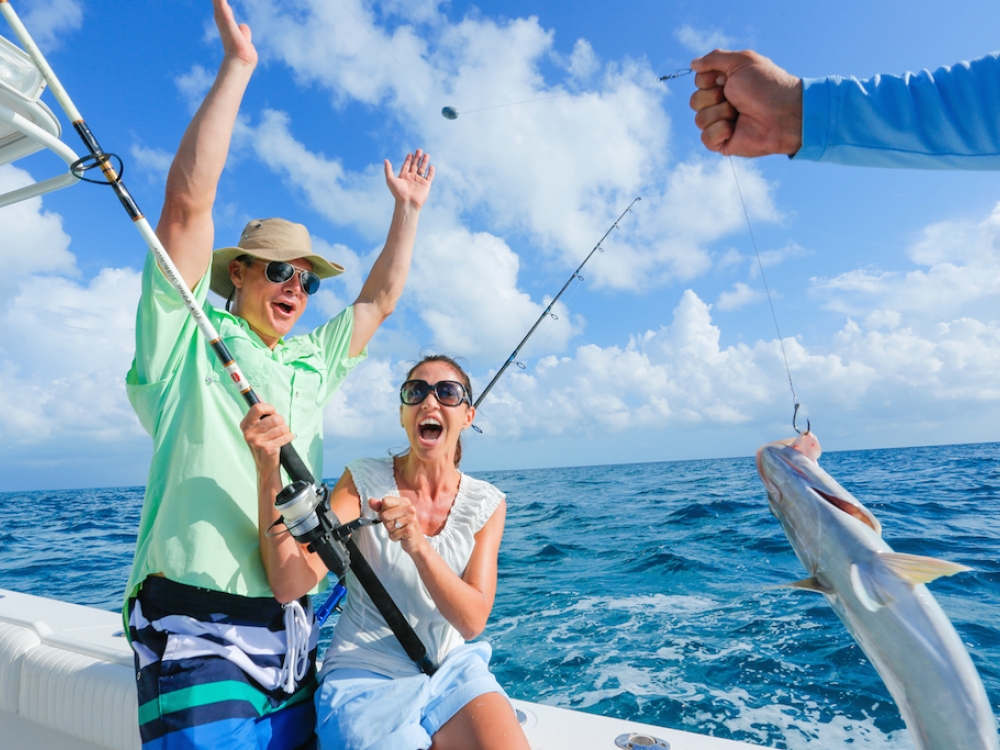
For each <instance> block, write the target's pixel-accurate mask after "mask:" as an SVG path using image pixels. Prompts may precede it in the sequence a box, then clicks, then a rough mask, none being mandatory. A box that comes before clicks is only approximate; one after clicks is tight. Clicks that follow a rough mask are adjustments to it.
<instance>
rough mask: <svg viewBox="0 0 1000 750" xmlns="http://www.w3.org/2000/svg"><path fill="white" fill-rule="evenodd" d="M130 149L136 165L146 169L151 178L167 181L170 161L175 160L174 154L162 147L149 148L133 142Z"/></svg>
mask: <svg viewBox="0 0 1000 750" xmlns="http://www.w3.org/2000/svg"><path fill="white" fill-rule="evenodd" d="M129 151H130V153H131V154H132V158H133V159H135V164H136V167H137V168H138V169H140V170H143V171H145V172H146V173H147V175H148V177H149V178H150V179H151V180H158V181H160V182H165V181H166V179H167V172H169V171H170V163H171V162H172V161H173V160H174V155H173V154H171V153H170V152H169V151H164V150H163V149H162V148H149V147H148V146H143V145H142V144H139V143H134V144H132V148H131V149H129Z"/></svg>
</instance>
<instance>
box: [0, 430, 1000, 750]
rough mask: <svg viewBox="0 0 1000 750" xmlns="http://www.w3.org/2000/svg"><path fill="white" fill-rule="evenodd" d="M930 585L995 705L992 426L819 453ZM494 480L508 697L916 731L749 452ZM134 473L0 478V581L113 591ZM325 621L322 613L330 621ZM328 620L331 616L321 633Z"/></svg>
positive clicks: (491, 629) (762, 727) (130, 540)
mask: <svg viewBox="0 0 1000 750" xmlns="http://www.w3.org/2000/svg"><path fill="white" fill-rule="evenodd" d="M820 463H821V465H822V466H823V467H824V468H825V469H826V470H827V471H828V472H829V473H830V474H831V475H832V476H833V477H834V478H836V479H837V480H838V481H839V482H840V483H841V484H843V485H844V486H845V487H846V488H847V489H848V490H850V491H851V492H852V493H854V495H855V496H856V497H857V498H858V499H859V500H861V502H863V503H864V504H865V505H867V506H868V507H869V508H870V509H871V510H872V511H873V512H874V513H875V515H876V516H877V517H878V518H879V519H880V520H881V522H882V525H883V534H884V536H885V539H886V541H888V543H889V544H890V545H891V546H892V547H893V548H895V549H896V550H897V551H899V552H909V553H913V554H920V555H932V556H937V557H942V558H946V559H949V560H954V561H956V562H960V563H964V564H966V565H969V566H971V567H972V568H973V569H974V570H973V572H969V573H961V574H959V575H957V576H954V577H952V578H945V579H939V580H938V581H936V582H934V583H932V584H931V585H930V587H929V588H930V590H931V591H932V593H933V594H934V595H935V597H937V600H938V602H939V603H940V604H941V606H942V607H943V608H944V610H945V612H947V613H948V615H949V616H950V617H951V620H952V622H953V623H954V625H955V628H956V629H957V630H958V632H959V634H960V635H961V637H962V640H963V641H964V642H965V643H966V645H967V647H968V649H969V652H970V654H971V655H972V659H973V661H974V662H975V664H976V667H977V668H978V669H979V673H980V675H981V676H982V679H983V682H984V684H985V685H986V691H987V693H988V695H989V697H990V701H991V704H992V706H993V710H994V713H995V714H1000V562H998V558H1000V520H998V510H1000V444H980V445H959V446H945V447H930V448H907V449H895V450H873V451H851V452H842V453H827V454H824V456H823V458H822V459H821V461H820ZM478 476H480V477H482V478H485V479H488V480H489V481H491V482H493V483H495V484H496V485H498V486H499V487H500V488H501V489H503V490H504V491H505V492H506V493H507V501H508V506H509V509H508V521H507V532H506V535H505V537H504V543H503V547H502V550H501V555H500V580H499V589H498V594H497V601H496V607H495V609H494V611H493V616H492V618H491V620H490V624H489V626H488V628H487V630H486V632H485V633H484V635H483V637H484V638H485V639H486V640H488V641H489V642H490V643H491V644H492V645H493V648H494V656H495V662H494V666H495V669H496V673H497V675H498V677H499V679H500V681H501V683H502V684H504V685H505V686H506V687H507V689H508V691H509V692H510V694H511V695H512V696H513V697H516V698H522V699H525V700H530V701H537V702H541V703H547V704H552V705H558V706H565V707H569V708H574V709H579V710H582V711H588V712H592V713H597V714H604V715H608V716H616V717H619V718H623V719H632V720H636V721H641V722H644V723H648V724H654V725H659V726H666V727H673V728H678V729H686V730H689V731H693V732H699V733H703V734H712V735H716V736H718V737H725V738H730V739H736V740H743V741H746V742H751V743H755V744H760V745H765V746H769V747H775V748H810V749H813V750H815V749H816V748H833V747H840V746H842V745H850V746H852V747H856V748H866V747H872V748H912V747H913V745H912V743H911V741H910V738H909V736H908V735H907V732H906V729H905V727H904V725H903V722H902V719H901V718H900V716H899V712H898V711H897V709H896V706H895V704H894V703H893V701H892V698H891V697H890V696H889V693H888V691H887V690H886V689H885V687H884V685H883V684H882V682H881V680H880V678H879V676H878V675H877V673H876V672H875V670H874V668H872V666H871V665H870V664H869V663H868V661H867V659H866V658H865V656H864V654H863V653H862V652H861V650H860V649H859V648H858V647H857V646H856V645H855V644H854V642H853V640H852V639H851V637H850V636H849V635H848V633H847V631H846V629H845V628H844V626H843V625H842V624H841V623H840V621H839V620H838V619H837V617H836V616H835V615H834V613H833V611H832V610H831V609H830V607H829V606H828V605H827V604H826V600H825V599H824V598H822V597H820V596H817V595H815V594H809V593H804V592H796V591H792V590H789V589H785V588H780V584H783V583H788V582H791V581H794V580H797V579H799V578H802V577H804V575H805V573H804V571H803V569H802V567H801V565H800V563H799V562H798V560H797V559H796V557H795V555H794V553H793V552H792V549H791V547H790V545H789V544H788V542H787V540H786V539H785V536H784V534H783V532H782V530H781V527H780V525H779V524H778V522H777V520H776V519H774V518H773V517H772V516H771V514H770V513H769V511H768V509H767V501H766V496H765V492H764V487H763V485H762V484H761V482H760V480H759V478H758V477H757V473H756V469H755V467H754V462H753V459H752V458H739V459H722V460H704V461H683V462H666V463H647V464H628V465H620V466H592V467H582V468H567V469H545V470H531V471H504V472H490V473H483V474H479V475H478ZM141 501H142V488H138V487H132V488H120V489H100V490H78V491H72V492H67V491H59V492H31V493H7V494H0V508H2V510H3V518H4V522H3V526H2V527H0V587H4V588H9V589H14V590H17V591H23V592H27V593H32V594H38V595H42V596H50V597H55V598H59V599H64V600H68V601H72V602H76V603H78V604H85V605H92V606H97V607H103V608H106V609H110V610H117V609H118V607H119V604H120V600H121V591H122V588H123V586H124V584H125V580H126V578H127V574H128V568H129V565H130V563H131V559H132V552H133V547H134V544H135V529H136V527H137V525H138V520H139V510H140V505H141ZM327 627H329V626H327ZM327 638H328V634H327Z"/></svg>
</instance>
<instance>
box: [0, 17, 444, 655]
mask: <svg viewBox="0 0 1000 750" xmlns="http://www.w3.org/2000/svg"><path fill="white" fill-rule="evenodd" d="M0 14H3V16H4V18H5V19H6V20H7V22H8V23H9V24H10V27H11V28H12V29H13V30H14V33H15V35H16V36H17V38H18V40H19V41H20V42H21V44H22V45H23V46H24V50H25V52H27V53H28V56H29V57H30V58H31V60H32V62H33V63H34V64H35V67H37V68H38V70H39V72H41V74H42V77H43V78H44V79H45V81H46V83H47V84H48V85H49V88H50V90H51V91H52V94H53V95H54V96H55V98H56V101H57V102H58V103H59V106H60V107H62V109H63V111H64V112H65V113H66V116H67V117H68V118H69V119H70V122H71V123H72V124H73V128H74V129H75V130H76V132H77V134H78V135H79V136H80V138H81V139H82V140H83V142H84V144H85V145H86V147H87V149H88V150H89V153H88V154H87V155H86V156H84V157H82V158H80V159H77V160H76V161H74V162H73V163H72V164H71V165H70V172H71V173H72V174H73V175H74V176H75V177H76V178H77V179H85V180H86V181H87V182H94V183H97V184H104V183H105V182H106V183H107V184H108V185H110V186H111V188H112V189H113V190H114V191H115V194H116V195H117V196H118V200H119V201H120V202H121V204H122V206H124V208H125V210H126V211H127V212H128V215H129V217H130V218H131V219H132V224H133V225H134V226H135V228H136V229H137V230H138V231H139V234H140V235H142V238H143V239H144V240H145V241H146V245H147V246H148V247H149V249H150V251H151V252H152V253H153V255H154V256H155V257H156V261H157V263H158V264H159V266H160V269H161V270H162V271H163V275H164V277H165V278H166V279H167V281H168V282H169V283H170V285H171V286H172V287H173V288H174V289H175V290H176V291H177V293H178V294H179V295H180V297H181V299H182V300H183V302H184V306H185V307H186V308H187V310H188V312H189V313H190V314H191V317H192V319H193V320H194V321H195V323H196V324H197V326H198V328H199V329H200V330H201V332H202V333H203V334H204V336H205V338H206V339H207V340H208V343H209V346H211V348H212V351H214V352H215V354H216V356H217V357H218V358H219V360H220V361H221V362H222V365H223V367H224V368H225V370H226V372H227V373H228V374H229V377H230V379H231V380H232V381H233V384H234V385H235V386H236V387H237V388H238V389H239V392H240V394H241V395H242V396H243V399H244V400H245V401H246V403H247V406H254V405H255V404H258V403H260V397H258V396H257V394H256V393H255V392H254V390H253V388H252V387H251V385H250V382H249V381H248V380H247V379H246V376H245V375H244V374H243V371H242V370H241V369H240V366H239V365H238V364H237V363H236V360H235V359H233V356H232V354H230V352H229V349H228V348H227V347H226V345H225V343H224V342H223V341H222V338H221V337H220V336H219V333H218V331H216V330H215V326H214V325H212V322H211V321H210V320H209V319H208V316H206V315H205V312H204V311H203V310H202V309H201V307H200V306H199V305H198V303H197V301H196V300H195V298H194V295H193V294H192V293H191V290H190V289H189V288H188V286H187V283H185V281H184V279H183V278H182V277H181V275H180V272H179V271H178V270H177V266H175V265H174V262H173V261H172V260H171V258H170V255H168V254H167V251H166V248H164V247H163V243H161V242H160V239H159V237H157V236H156V232H154V231H153V229H152V227H150V226H149V222H148V221H147V220H146V217H145V216H144V215H143V213H142V211H141V210H139V206H138V204H137V203H136V202H135V200H134V199H133V198H132V195H131V194H130V193H129V191H128V189H127V188H126V187H125V183H124V182H122V177H121V176H122V171H123V169H122V166H121V159H120V158H119V157H118V156H117V155H115V154H111V153H107V152H105V151H104V150H103V149H102V148H101V146H100V144H99V143H98V142H97V139H96V138H95V137H94V134H93V133H92V132H91V130H90V128H89V127H87V123H86V122H85V121H84V119H83V116H82V115H81V114H80V111H79V110H78V109H77V108H76V105H75V104H73V100H72V99H70V96H69V93H68V92H67V91H66V89H65V88H63V86H62V84H61V83H60V81H59V78H58V76H56V74H55V71H54V70H53V69H52V68H51V66H50V65H49V64H48V61H47V60H46V59H45V56H44V55H43V54H42V51H41V50H40V49H39V48H38V45H37V44H35V40H34V39H33V38H32V37H31V34H30V33H29V32H28V29H27V28H26V27H25V25H24V24H23V23H22V22H21V19H20V18H19V17H18V15H17V13H15V11H14V8H13V7H12V6H11V4H10V0H0ZM17 124H18V125H21V124H22V123H20V122H18V123H17ZM29 124H30V123H29ZM26 130H30V129H29V128H24V129H23V130H22V132H24V131H26ZM33 133H34V131H31V133H29V134H33ZM56 140H57V141H58V139H56ZM45 143H46V145H47V141H45ZM59 143H60V145H62V150H63V151H67V150H69V149H67V148H66V147H65V145H64V144H61V142H59ZM57 153H59V154H60V155H62V154H61V153H60V152H59V151H57ZM112 160H115V161H117V162H118V169H115V167H114V165H113V163H112ZM95 168H99V169H100V170H101V172H102V173H103V175H104V180H103V181H101V180H91V179H87V178H84V177H83V173H84V172H86V171H87V170H90V169H95ZM25 197H26V196H25ZM281 465H282V467H283V468H284V469H285V471H286V472H288V476H289V477H290V478H291V480H292V483H291V484H290V485H288V487H285V488H284V489H283V490H282V491H281V493H279V495H278V497H277V499H276V502H275V507H276V508H277V509H278V511H279V512H282V513H283V518H285V516H284V513H287V514H288V516H287V518H286V521H287V523H286V528H288V530H289V532H290V533H291V534H292V536H293V537H295V539H296V540H297V541H299V542H300V543H302V544H307V545H308V547H309V549H310V550H312V551H313V552H315V553H316V554H318V555H319V557H320V559H322V560H323V564H324V565H326V567H327V568H328V569H329V570H330V571H331V572H332V573H333V574H334V575H335V576H337V578H338V579H339V580H340V581H343V579H344V577H345V576H346V575H347V570H348V568H350V569H351V570H353V571H354V574H355V576H356V577H357V579H358V582H359V583H360V584H361V585H362V587H363V588H364V589H365V591H366V592H367V593H368V595H369V596H370V597H371V599H372V601H373V602H374V604H375V606H376V608H377V609H378V610H379V613H380V614H381V615H382V617H383V619H384V620H385V621H386V624H387V625H388V626H389V628H390V629H391V630H392V632H393V634H394V635H395V636H396V638H397V639H398V640H399V642H400V645H401V646H402V647H403V650H404V651H405V652H406V654H407V656H409V657H410V659H412V660H413V661H414V662H415V663H416V664H417V666H418V667H419V668H420V669H421V671H423V672H425V673H426V674H428V675H431V674H434V672H435V670H436V667H435V666H434V664H433V663H432V662H431V661H430V658H429V657H428V656H427V650H426V648H425V647H424V645H423V643H422V642H421V641H420V638H419V637H418V636H417V634H416V632H415V631H414V630H413V628H412V626H411V625H410V624H409V622H408V621H407V620H406V618H405V617H404V616H403V614H402V612H401V611H400V610H399V608H398V607H397V606H396V604H395V602H393V600H392V598H391V597H390V596H389V593H388V592H387V591H386V590H385V587H384V586H383V585H382V582H381V581H379V579H378V577H377V576H376V575H375V572H374V571H373V570H372V569H371V567H370V566H369V565H368V562H367V561H366V560H365V558H364V556H363V555H362V554H361V551H360V550H359V549H358V547H357V545H356V544H355V542H354V540H353V539H351V537H350V533H351V532H352V531H353V530H354V528H356V527H357V525H356V524H348V525H347V526H344V525H343V524H341V523H340V521H339V520H338V519H337V517H336V515H335V514H334V513H333V511H332V510H331V509H330V503H329V495H330V490H329V488H328V487H327V486H326V484H319V485H317V484H316V479H315V477H313V475H312V472H311V471H310V470H309V467H307V466H306V464H305V462H304V461H303V460H302V458H301V457H300V456H299V454H298V452H297V451H296V450H295V448H294V447H293V446H292V444H291V443H289V444H287V445H284V446H282V448H281ZM338 585H340V584H338ZM336 593H340V592H335V594H336ZM332 598H333V596H331V599H332Z"/></svg>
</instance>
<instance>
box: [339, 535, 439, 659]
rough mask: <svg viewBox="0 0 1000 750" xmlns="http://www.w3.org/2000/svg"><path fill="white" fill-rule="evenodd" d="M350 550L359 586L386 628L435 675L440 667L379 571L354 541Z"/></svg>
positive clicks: (409, 654)
mask: <svg viewBox="0 0 1000 750" xmlns="http://www.w3.org/2000/svg"><path fill="white" fill-rule="evenodd" d="M347 551H348V552H349V553H350V555H351V570H352V571H354V575H355V576H357V578H358V583H360V584H361V586H362V587H363V588H364V590H365V591H366V592H367V593H368V596H370V597H371V600H372V601H373V602H374V603H375V606H376V607H378V611H379V612H380V613H381V615H382V618H383V619H384V620H385V623H386V625H388V626H389V629H390V630H391V631H392V632H393V634H394V635H395V636H396V638H397V640H399V644H400V645H401V646H402V647H403V650H404V651H405V652H406V655H407V656H409V657H410V659H412V660H413V661H414V663H415V664H416V665H417V666H418V667H420V670H421V671H422V672H423V673H424V674H426V675H432V674H434V673H435V672H436V671H437V667H435V666H434V664H433V662H431V660H430V658H428V656H427V649H426V648H425V647H424V644H423V643H422V642H421V641H420V636H418V635H417V634H416V633H415V632H414V630H413V626H411V625H410V623H409V622H408V621H407V619H406V618H405V617H403V613H402V612H400V611H399V607H397V606H396V603H395V602H394V601H393V600H392V597H390V596H389V592H388V591H386V590H385V586H383V585H382V582H381V581H380V580H379V579H378V576H376V575H375V572H374V571H373V570H372V569H371V567H370V566H369V565H368V561H367V560H365V558H364V555H362V554H361V550H359V549H358V546H357V545H356V544H355V543H354V540H353V539H348V540H347Z"/></svg>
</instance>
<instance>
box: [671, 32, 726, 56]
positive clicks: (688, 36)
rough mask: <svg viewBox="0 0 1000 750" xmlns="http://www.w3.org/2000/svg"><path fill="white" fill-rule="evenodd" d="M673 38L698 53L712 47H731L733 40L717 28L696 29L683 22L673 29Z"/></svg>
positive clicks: (700, 53)
mask: <svg viewBox="0 0 1000 750" xmlns="http://www.w3.org/2000/svg"><path fill="white" fill-rule="evenodd" d="M674 38H675V39H676V40H677V41H678V42H680V43H681V44H683V45H684V46H685V47H687V48H688V49H689V50H691V51H692V52H694V53H696V54H698V55H704V54H707V53H709V52H711V51H712V50H713V49H732V48H733V46H734V44H735V40H734V39H733V38H732V37H730V36H727V35H726V34H724V33H723V32H722V31H721V30H719V29H696V28H694V27H693V26H690V25H687V24H685V25H684V26H681V27H680V28H679V29H676V30H675V31H674Z"/></svg>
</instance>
